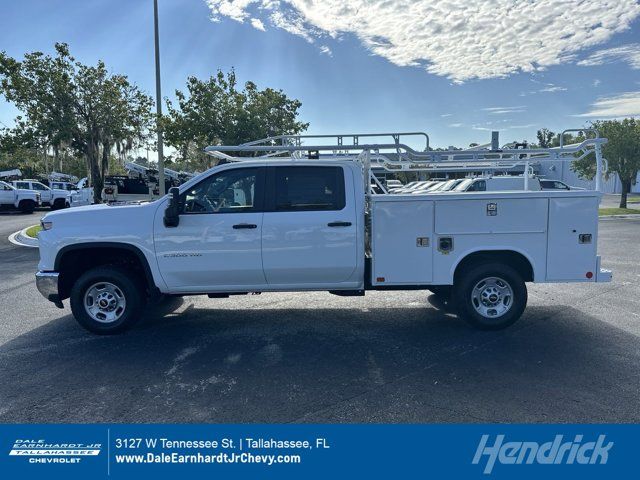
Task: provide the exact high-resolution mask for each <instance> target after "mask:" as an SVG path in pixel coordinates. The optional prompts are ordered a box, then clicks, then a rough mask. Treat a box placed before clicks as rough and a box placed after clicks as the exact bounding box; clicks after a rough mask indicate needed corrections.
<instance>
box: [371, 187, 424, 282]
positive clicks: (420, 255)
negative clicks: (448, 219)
mask: <svg viewBox="0 0 640 480" xmlns="http://www.w3.org/2000/svg"><path fill="white" fill-rule="evenodd" d="M372 206H373V208H372V223H371V230H372V232H371V233H372V239H373V242H372V255H373V261H372V278H371V283H372V284H373V285H419V284H427V283H430V282H431V281H432V279H433V259H432V256H433V202H431V201H420V200H407V201H379V200H377V201H374V202H373V203H372Z"/></svg>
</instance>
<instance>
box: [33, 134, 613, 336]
mask: <svg viewBox="0 0 640 480" xmlns="http://www.w3.org/2000/svg"><path fill="white" fill-rule="evenodd" d="M394 135H398V138H399V135H402V134H394ZM354 137H355V136H354ZM361 137H364V136H361ZM395 138H396V137H394V139H395ZM277 140H282V141H283V143H285V144H284V145H283V146H282V147H280V146H274V145H275V140H274V139H268V140H265V141H264V142H263V143H260V144H256V143H253V144H251V145H250V146H236V147H218V146H216V147H208V149H207V152H208V153H209V154H211V155H215V156H218V155H219V156H220V158H225V159H226V160H227V161H229V159H232V161H230V163H226V164H223V165H219V166H217V167H214V168H212V169H210V170H208V171H207V172H204V173H203V174H200V175H198V176H197V177H195V178H193V179H192V180H190V181H188V182H186V183H185V184H184V185H182V186H181V187H179V188H178V187H175V188H172V189H171V190H170V193H169V195H167V196H165V197H163V198H161V199H159V200H156V201H154V202H151V203H147V204H142V205H124V206H108V205H93V206H87V207H78V208H75V209H72V210H65V211H59V212H53V213H48V214H47V215H46V216H45V217H44V218H43V219H42V226H43V230H42V231H41V232H40V234H39V243H40V263H39V265H38V268H39V272H38V273H37V274H36V280H37V286H38V289H39V290H40V292H41V293H42V294H43V295H44V296H45V297H46V298H48V299H49V300H51V301H53V302H54V303H55V304H56V305H57V306H59V307H62V303H61V302H62V301H63V300H64V299H67V298H70V302H71V309H72V311H73V314H74V316H75V318H76V319H77V320H78V322H79V323H80V324H81V325H82V326H84V327H85V328H87V329H88V330H90V331H92V332H95V333H100V334H110V333H117V332H121V331H123V330H125V329H126V328H128V327H129V326H131V325H132V324H133V323H134V322H136V321H137V320H138V319H139V318H140V317H141V316H142V314H143V311H144V306H145V303H146V302H147V301H148V300H149V299H154V298H158V296H160V295H163V294H164V295H179V296H181V295H203V294H204V295H207V294H208V295H209V296H210V297H212V298H219V297H228V296H229V295H237V294H246V293H252V292H273V291H311V290H319V291H328V292H330V293H333V294H335V295H343V296H351V295H353V296H361V295H364V294H365V292H366V291H367V290H391V291H393V290H414V289H426V290H431V291H433V292H434V293H435V294H436V295H440V296H443V297H445V296H446V297H447V298H448V299H451V301H452V303H453V304H454V305H455V306H456V308H457V310H458V313H459V315H460V316H461V317H463V318H464V319H466V320H467V321H468V322H470V323H471V324H472V325H474V326H476V327H478V328H482V329H500V328H504V327H506V326H508V325H510V324H512V323H513V322H515V321H516V320H517V319H518V318H519V317H520V316H521V314H522V313H523V311H524V309H525V306H526V303H527V288H526V285H525V284H526V282H587V283H589V282H590V283H595V282H607V281H610V279H611V273H610V272H609V271H607V270H604V269H602V268H600V257H598V256H597V252H596V247H597V238H598V204H599V201H600V197H601V193H600V192H598V191H523V190H519V191H504V192H495V191H484V192H462V193H459V192H446V193H439V194H428V193H427V194H424V195H402V194H400V195H387V194H381V195H376V194H373V193H372V190H370V189H367V190H366V191H365V185H367V186H369V185H370V182H371V181H372V175H371V169H370V162H371V161H372V159H374V158H375V159H376V164H377V166H378V167H379V166H380V165H381V164H385V165H386V166H388V168H390V169H391V168H393V169H398V168H400V169H402V168H405V167H406V168H407V169H410V168H415V166H416V165H421V166H422V167H421V168H425V169H426V168H434V167H432V166H431V165H430V164H429V162H434V163H438V164H440V165H438V168H441V167H442V165H441V163H442V162H444V161H448V160H454V161H455V160H456V158H455V155H456V153H455V151H452V152H449V153H447V152H445V153H444V154H443V152H438V153H433V152H416V151H414V150H413V149H412V148H410V147H408V146H407V145H404V144H400V143H399V142H397V141H396V142H395V143H391V144H370V145H366V144H362V143H361V141H360V142H358V141H354V145H350V146H347V145H345V143H344V142H343V141H342V139H341V141H340V142H339V143H336V144H335V145H330V146H327V147H326V150H327V151H329V152H331V153H329V154H327V155H326V156H325V157H323V156H321V155H319V154H318V153H317V151H318V150H320V149H322V148H323V146H313V147H311V148H310V151H309V155H308V156H303V155H302V152H303V151H304V149H306V148H308V147H302V146H301V145H300V144H301V139H300V137H296V140H295V143H292V142H291V137H277ZM285 140H286V142H285ZM605 141H606V140H605V139H599V138H596V139H592V140H588V141H585V142H583V143H582V144H580V145H574V146H568V147H562V148H558V149H555V150H554V149H549V150H535V151H534V150H531V151H528V150H521V149H519V150H515V151H513V152H515V153H513V152H512V151H507V150H505V151H500V153H499V154H498V153H496V152H495V151H494V152H492V154H493V155H494V157H492V158H495V156H496V155H498V156H499V157H500V158H502V159H504V160H500V161H504V162H507V163H509V162H512V159H511V160H510V158H511V157H509V155H516V157H513V158H516V159H518V161H523V162H525V163H526V162H528V161H529V160H530V159H532V158H535V159H536V161H539V160H540V161H541V160H543V159H544V158H545V157H543V156H541V155H545V154H546V158H549V159H553V160H555V161H557V160H558V159H572V158H574V157H575V156H576V155H580V153H581V152H582V153H583V154H584V155H587V154H592V153H594V152H595V155H596V158H597V161H598V171H599V174H600V175H601V173H602V168H601V167H602V164H601V159H600V153H599V150H600V146H601V144H602V143H604V142H605ZM384 148H393V149H395V150H397V151H401V152H402V154H401V155H400V156H398V155H397V154H396V155H395V156H389V157H384V154H383V153H382V151H383V149H384ZM354 149H360V150H361V153H359V154H357V155H352V154H349V153H348V152H347V153H344V150H354ZM234 150H237V151H241V152H246V151H254V152H257V153H258V154H265V155H264V156H262V157H260V158H258V159H255V158H251V159H249V158H247V157H246V156H244V157H231V156H230V155H228V154H227V153H224V152H231V151H234ZM339 150H343V152H342V153H339V152H338V151H339ZM274 153H275V154H283V153H284V154H287V155H289V156H288V157H286V158H282V159H278V158H273V155H274ZM445 154H446V155H445ZM488 154H489V153H487V155H488ZM443 155H445V156H443ZM447 155H451V156H452V157H451V158H448V157H447ZM478 155H479V154H478ZM525 155H530V157H527V158H526V159H524V160H522V159H523V157H524V156H525ZM480 156H481V157H482V155H480ZM384 158H386V160H384ZM480 160H482V158H480ZM469 161H472V160H469ZM494 161H495V160H494ZM425 162H426V163H425ZM458 163H459V162H458ZM525 171H527V170H525ZM373 181H375V180H373ZM598 185H600V183H598Z"/></svg>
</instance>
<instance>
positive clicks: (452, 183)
mask: <svg viewBox="0 0 640 480" xmlns="http://www.w3.org/2000/svg"><path fill="white" fill-rule="evenodd" d="M462 181H463V179H462V178H454V179H451V180H446V181H444V182H440V183H438V184H436V185H433V187H432V188H429V189H427V190H418V191H416V192H413V193H415V194H421V193H439V192H448V191H450V190H453V189H454V188H455V187H456V186H457V185H458V184H460V183H461V182H462Z"/></svg>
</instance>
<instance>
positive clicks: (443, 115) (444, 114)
mask: <svg viewBox="0 0 640 480" xmlns="http://www.w3.org/2000/svg"><path fill="white" fill-rule="evenodd" d="M440 116H441V117H442V118H447V117H452V116H453V113H443V114H442V115H440Z"/></svg>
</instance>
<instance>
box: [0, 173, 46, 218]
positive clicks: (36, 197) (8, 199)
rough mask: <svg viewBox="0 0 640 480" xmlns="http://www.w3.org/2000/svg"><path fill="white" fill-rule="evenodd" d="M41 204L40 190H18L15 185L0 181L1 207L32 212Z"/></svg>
mask: <svg viewBox="0 0 640 480" xmlns="http://www.w3.org/2000/svg"><path fill="white" fill-rule="evenodd" d="M39 206H40V194H39V193H38V192H35V191H33V190H18V189H17V188H15V187H14V186H13V185H9V184H8V183H7V182H2V181H0V209H2V210H20V211H21V212H22V213H32V212H33V211H34V210H35V209H36V207H39Z"/></svg>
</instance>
